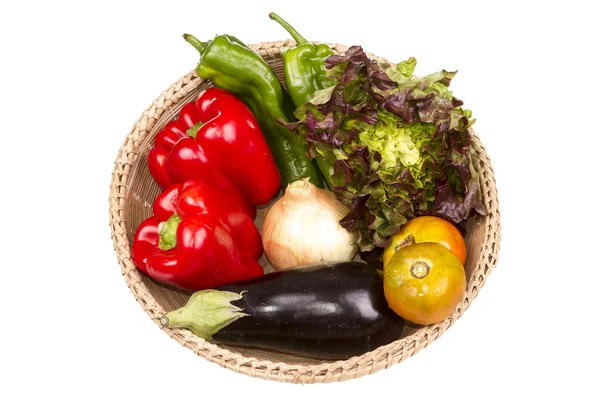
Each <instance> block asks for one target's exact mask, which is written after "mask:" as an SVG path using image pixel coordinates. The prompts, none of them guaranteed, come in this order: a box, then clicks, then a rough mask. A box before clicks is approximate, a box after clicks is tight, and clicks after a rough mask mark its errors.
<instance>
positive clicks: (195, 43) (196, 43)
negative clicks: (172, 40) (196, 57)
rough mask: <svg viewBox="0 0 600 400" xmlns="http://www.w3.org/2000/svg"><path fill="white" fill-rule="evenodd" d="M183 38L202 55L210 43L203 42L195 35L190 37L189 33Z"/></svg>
mask: <svg viewBox="0 0 600 400" xmlns="http://www.w3.org/2000/svg"><path fill="white" fill-rule="evenodd" d="M183 38H184V39H185V41H186V42H188V43H189V44H191V45H192V46H194V47H195V48H196V50H198V52H199V53H200V54H202V52H203V51H204V49H206V46H207V45H208V43H206V42H201V41H200V40H198V39H196V37H195V36H194V35H190V34H189V33H184V34H183Z"/></svg>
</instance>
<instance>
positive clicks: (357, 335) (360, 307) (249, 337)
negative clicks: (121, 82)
mask: <svg viewBox="0 0 600 400" xmlns="http://www.w3.org/2000/svg"><path fill="white" fill-rule="evenodd" d="M218 290H223V291H230V292H236V293H242V294H243V296H242V299H240V300H236V301H234V302H233V303H232V304H233V305H235V306H237V307H240V308H242V309H243V313H245V314H248V316H246V317H242V318H240V319H238V320H236V321H234V322H232V323H231V324H230V325H228V326H226V327H224V328H222V329H221V330H220V331H218V332H217V333H215V334H214V335H213V340H215V341H216V342H219V343H223V344H229V345H235V346H243V347H255V348H260V349H269V350H276V351H279V352H283V353H288V354H296V355H300V356H306V357H313V358H319V359H329V360H339V359H348V358H350V357H353V356H357V355H361V354H363V353H365V352H368V351H371V350H374V349H376V348H377V347H379V346H382V345H385V344H388V343H391V342H393V341H395V340H397V339H399V338H400V336H401V334H402V329H403V326H404V320H403V319H402V318H400V317H399V316H398V315H396V314H395V313H394V312H393V311H392V310H391V309H390V308H389V307H388V304H387V301H386V299H385V296H384V294H383V281H382V278H381V275H380V272H379V271H378V270H377V269H375V268H373V267H371V266H369V265H367V264H364V263H360V262H342V263H331V264H319V265H312V266H307V267H299V268H296V269H293V270H286V271H280V272H275V273H270V274H266V275H264V276H261V277H258V278H255V279H252V280H248V281H245V282H239V283H234V284H229V285H225V286H221V287H220V288H218Z"/></svg>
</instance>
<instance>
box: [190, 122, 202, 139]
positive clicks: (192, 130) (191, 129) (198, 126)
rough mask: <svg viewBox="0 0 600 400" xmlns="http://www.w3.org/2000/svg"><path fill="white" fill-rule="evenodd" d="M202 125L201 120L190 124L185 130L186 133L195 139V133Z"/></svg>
mask: <svg viewBox="0 0 600 400" xmlns="http://www.w3.org/2000/svg"><path fill="white" fill-rule="evenodd" d="M202 125H204V124H203V123H202V122H198V123H197V124H196V125H194V126H192V127H191V128H190V129H188V130H187V131H186V133H187V135H188V136H191V137H193V138H194V139H196V135H197V134H198V131H199V130H200V128H202Z"/></svg>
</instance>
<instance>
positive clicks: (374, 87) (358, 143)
mask: <svg viewBox="0 0 600 400" xmlns="http://www.w3.org/2000/svg"><path fill="white" fill-rule="evenodd" d="M416 63H417V61H416V59H414V58H410V59H408V60H406V61H403V62H401V63H399V64H397V65H396V66H394V67H392V66H391V65H387V64H379V63H377V62H376V61H375V60H371V59H369V58H368V57H367V55H366V54H365V53H364V51H363V50H362V48H361V47H360V46H353V47H350V48H349V49H348V51H346V53H345V54H343V55H339V56H331V57H329V58H328V59H327V60H326V68H328V73H327V74H328V76H329V77H330V78H332V79H333V80H334V82H335V85H334V86H331V87H329V88H326V89H324V90H322V91H318V92H316V93H315V98H314V99H313V100H312V101H311V102H308V103H306V104H304V105H302V106H300V107H299V108H298V109H297V110H296V112H295V114H296V117H297V118H298V121H297V122H294V123H287V124H285V125H286V126H287V127H288V128H290V129H292V130H293V131H295V132H296V133H297V134H298V135H299V136H300V137H301V139H302V140H303V141H304V142H305V143H306V146H307V149H308V153H309V155H311V157H314V156H315V155H316V154H320V155H321V156H323V157H324V158H325V159H327V160H328V161H329V162H330V163H331V164H332V165H333V166H334V168H333V171H334V172H333V176H332V177H331V181H332V182H333V184H334V189H333V191H334V193H335V195H336V197H337V198H338V199H339V200H340V201H341V202H342V203H344V204H346V205H347V206H348V207H349V208H350V210H351V211H350V212H349V213H348V215H346V216H345V217H344V218H343V219H342V220H341V221H340V224H341V225H342V226H344V227H345V228H346V229H348V230H350V231H355V232H358V233H359V245H360V248H361V251H363V252H365V251H372V250H374V249H377V248H382V247H385V246H386V245H387V244H388V243H389V240H390V237H391V236H392V235H394V234H395V233H396V232H398V231H399V230H400V228H401V227H402V225H403V224H405V223H406V221H407V220H408V219H410V218H412V217H414V216H418V215H436V216H440V217H442V218H445V219H447V220H449V221H451V222H453V223H456V224H460V223H461V222H462V221H464V220H466V219H467V218H468V217H469V216H470V215H472V213H474V212H476V213H479V214H485V213H486V212H487V211H486V209H485V207H484V205H483V203H482V200H481V198H482V197H481V188H480V183H479V175H478V174H477V172H476V171H475V169H474V168H473V165H472V162H471V157H470V154H469V148H470V144H471V135H470V133H469V128H470V126H471V125H472V124H473V123H474V119H472V115H471V111H470V110H465V109H463V108H461V106H462V105H463V102H462V101H460V100H459V99H457V98H455V97H454V96H453V94H452V92H451V91H450V89H449V88H448V86H449V85H450V82H451V80H452V78H453V77H454V76H455V74H456V72H448V71H445V70H443V71H440V72H436V73H433V74H430V75H427V76H425V77H423V78H417V77H414V76H413V72H414V69H415V66H416ZM282 123H283V122H282Z"/></svg>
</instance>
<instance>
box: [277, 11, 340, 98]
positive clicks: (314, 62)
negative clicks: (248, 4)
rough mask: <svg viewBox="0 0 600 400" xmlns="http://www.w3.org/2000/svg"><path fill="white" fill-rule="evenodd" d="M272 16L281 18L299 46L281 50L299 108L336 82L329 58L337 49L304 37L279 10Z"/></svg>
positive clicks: (279, 21) (288, 81)
mask: <svg viewBox="0 0 600 400" xmlns="http://www.w3.org/2000/svg"><path fill="white" fill-rule="evenodd" d="M269 17H270V18H271V19H273V20H275V21H277V22H278V23H279V24H280V25H281V26H283V27H284V28H285V30H286V31H288V32H289V34H290V35H292V38H293V39H294V40H295V41H296V47H293V48H290V49H285V50H283V51H282V52H281V58H282V59H283V71H284V74H285V83H286V84H287V87H288V90H289V92H290V96H291V97H292V100H293V101H294V105H295V106H296V107H300V106H301V105H302V104H304V103H306V102H308V101H309V100H311V99H312V98H313V94H314V92H315V91H316V90H319V89H325V88H327V87H329V86H332V85H334V84H335V81H334V80H333V79H330V78H327V76H326V70H325V59H326V58H327V57H329V56H332V55H333V50H331V48H330V47H329V46H327V45H326V44H312V43H309V42H308V41H307V40H306V39H304V37H302V36H301V35H300V34H299V33H298V32H297V31H296V30H295V29H294V28H293V27H292V26H291V25H290V24H288V23H287V22H286V21H285V20H284V19H283V18H281V17H280V16H279V15H277V14H275V13H270V14H269Z"/></svg>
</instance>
